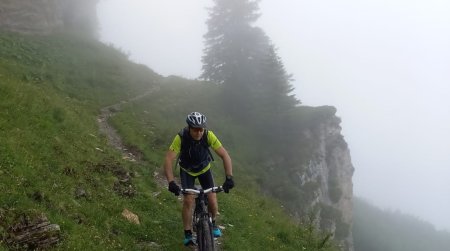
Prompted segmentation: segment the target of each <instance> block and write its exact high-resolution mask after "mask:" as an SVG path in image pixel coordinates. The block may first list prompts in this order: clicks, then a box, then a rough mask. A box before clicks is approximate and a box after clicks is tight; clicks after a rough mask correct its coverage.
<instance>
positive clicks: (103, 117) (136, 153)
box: [97, 87, 167, 187]
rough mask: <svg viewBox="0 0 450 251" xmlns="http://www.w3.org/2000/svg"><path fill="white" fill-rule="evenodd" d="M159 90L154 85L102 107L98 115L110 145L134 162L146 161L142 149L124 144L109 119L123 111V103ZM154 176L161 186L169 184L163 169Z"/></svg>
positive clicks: (101, 130)
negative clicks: (143, 158) (128, 97)
mask: <svg viewBox="0 0 450 251" xmlns="http://www.w3.org/2000/svg"><path fill="white" fill-rule="evenodd" d="M158 90H159V87H153V88H151V89H149V90H148V91H146V92H144V93H142V94H141V95H138V96H136V97H134V98H131V99H129V100H123V101H121V102H119V103H117V104H113V105H110V106H106V107H103V108H102V109H100V115H98V117H97V121H98V125H99V129H100V133H102V134H104V135H105V136H106V137H107V139H108V143H109V145H111V146H112V147H114V148H115V149H117V150H119V151H120V152H121V153H122V159H125V160H128V161H132V162H142V163H143V162H144V161H143V160H142V157H143V153H142V151H141V150H140V149H139V148H138V147H136V146H133V145H126V144H124V142H123V140H122V138H121V137H120V135H119V134H118V133H117V130H116V129H115V128H114V127H113V126H112V125H111V124H109V119H110V118H111V117H113V116H114V115H115V114H116V113H117V112H120V111H121V107H122V105H124V104H127V103H129V102H133V101H136V100H139V99H141V98H144V97H146V96H148V95H150V94H151V93H153V92H156V91H158ZM153 177H154V178H155V181H156V183H157V184H158V185H160V186H161V187H164V186H167V184H166V183H167V182H166V180H165V178H164V176H163V175H162V173H161V171H155V172H154V174H153Z"/></svg>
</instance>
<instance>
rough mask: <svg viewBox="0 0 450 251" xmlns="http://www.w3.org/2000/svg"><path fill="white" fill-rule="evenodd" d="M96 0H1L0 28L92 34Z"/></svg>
mask: <svg viewBox="0 0 450 251" xmlns="http://www.w3.org/2000/svg"><path fill="white" fill-rule="evenodd" d="M97 2H98V0H2V1H0V29H1V30H6V31H12V32H20V33H27V34H49V33H54V32H58V31H68V30H69V31H71V32H76V33H82V34H85V35H89V36H96V32H97V13H96V5H97Z"/></svg>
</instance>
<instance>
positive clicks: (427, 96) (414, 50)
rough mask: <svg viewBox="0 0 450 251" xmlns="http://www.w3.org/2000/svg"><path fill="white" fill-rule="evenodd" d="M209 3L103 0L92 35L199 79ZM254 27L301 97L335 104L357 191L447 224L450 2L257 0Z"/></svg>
mask: <svg viewBox="0 0 450 251" xmlns="http://www.w3.org/2000/svg"><path fill="white" fill-rule="evenodd" d="M211 5H212V1H181V0H164V1H157V0H129V1H126V3H125V2H124V1H119V0H101V1H100V3H99V5H98V15H99V18H100V28H101V39H102V41H104V42H106V43H112V44H114V45H115V46H116V47H119V48H121V49H122V50H124V51H125V52H127V53H129V54H130V59H132V60H134V61H136V62H139V63H143V64H146V65H148V66H149V67H150V68H152V69H153V70H155V71H156V72H158V73H160V74H163V75H179V76H182V77H186V78H196V77H198V76H199V75H200V72H201V56H202V49H203V37H202V36H203V35H204V34H205V32H206V25H205V21H206V19H207V17H208V15H207V11H206V9H205V8H206V7H207V6H211ZM260 8H261V14H262V15H261V18H260V19H259V21H258V22H257V24H256V25H258V26H260V27H261V28H263V30H264V31H265V32H266V33H267V35H268V36H269V37H270V38H271V39H272V41H273V42H274V44H275V45H276V46H277V47H278V53H279V55H280V56H281V58H282V60H283V62H284V64H285V67H286V70H287V71H288V72H289V73H292V74H293V75H294V79H295V81H294V83H293V84H294V85H295V87H296V91H295V93H296V95H297V97H298V98H299V99H300V100H301V101H302V103H303V104H304V105H311V106H320V105H333V106H335V107H336V108H337V109H338V116H340V117H341V118H342V124H341V125H342V127H343V134H344V137H345V139H346V141H347V142H348V143H349V147H350V150H351V155H352V160H353V164H354V166H355V169H356V170H355V175H354V178H353V181H354V192H355V195H357V196H361V197H364V198H366V199H368V200H369V201H370V202H372V203H373V204H375V205H377V206H379V207H381V208H388V209H393V210H396V209H399V210H401V211H403V212H405V213H409V214H413V215H416V216H418V217H419V218H421V219H423V220H426V221H429V222H431V223H433V224H434V225H435V226H437V227H438V228H445V229H447V230H450V217H448V216H447V214H448V212H450V182H449V180H450V32H449V31H450V15H448V13H450V2H449V1H444V0H427V1H425V0H417V1H406V0H390V1H387V0H366V1H356V0H344V1H339V2H336V1H331V0H325V1H297V0H277V1H274V0H262V1H261V2H260Z"/></svg>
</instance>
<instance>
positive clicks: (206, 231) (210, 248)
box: [197, 219, 216, 251]
mask: <svg viewBox="0 0 450 251" xmlns="http://www.w3.org/2000/svg"><path fill="white" fill-rule="evenodd" d="M197 244H198V250H199V251H214V250H216V249H215V245H214V237H213V232H212V224H211V222H209V220H207V219H203V220H201V221H199V222H198V224H197Z"/></svg>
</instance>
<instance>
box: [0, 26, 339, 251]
mask: <svg viewBox="0 0 450 251" xmlns="http://www.w3.org/2000/svg"><path fill="white" fill-rule="evenodd" d="M0 47H1V48H2V50H1V51H0V97H1V98H0V129H1V130H0V191H2V192H1V193H0V237H1V238H0V250H7V246H6V243H5V240H6V239H5V238H6V237H7V236H8V234H7V232H8V227H10V226H11V225H14V223H16V222H17V220H18V217H19V216H20V215H22V214H26V215H36V214H40V213H43V214H45V215H46V216H47V217H48V219H49V220H50V222H52V223H55V224H58V225H60V226H61V232H62V240H61V242H60V243H59V244H58V245H57V246H56V247H55V248H54V249H55V250H180V249H182V246H181V240H182V225H181V216H180V210H181V204H180V202H179V200H178V199H177V198H176V197H174V196H173V195H171V194H170V193H169V192H168V191H167V190H166V189H165V188H163V189H162V190H161V189H160V188H159V187H158V186H157V185H156V184H155V182H154V180H153V172H154V171H155V170H156V169H158V168H161V165H162V161H163V156H164V152H165V151H166V149H167V147H168V144H169V143H170V141H171V140H172V139H173V137H174V135H175V134H176V133H177V132H178V130H179V129H181V127H182V126H184V123H183V120H184V119H183V118H184V116H185V115H186V114H187V113H188V112H191V111H193V110H201V111H204V112H205V113H206V114H208V115H209V116H208V119H209V120H210V121H211V123H210V126H211V127H212V128H214V131H216V132H217V134H218V135H219V137H220V138H221V139H222V142H223V143H224V145H225V146H226V147H227V148H228V149H229V151H230V153H231V154H232V157H233V160H234V164H235V165H234V166H235V176H236V183H237V186H236V189H234V190H233V191H232V192H231V193H230V194H220V195H219V206H220V209H221V210H220V212H221V216H220V219H219V221H220V223H221V224H223V225H224V226H225V227H226V229H225V230H224V232H225V235H224V237H223V239H222V242H223V245H222V249H223V250H258V249H259V250H334V249H333V248H332V247H330V246H329V245H330V244H329V243H327V244H326V245H325V247H323V248H319V246H320V243H321V242H322V240H323V239H324V238H325V236H321V234H319V233H316V232H314V231H313V230H311V229H309V230H308V228H307V227H302V226H300V225H298V224H296V223H293V222H292V219H291V218H290V217H289V216H288V215H287V214H286V212H285V210H284V209H283V208H282V207H281V206H280V204H279V203H278V202H276V201H275V200H274V199H271V198H268V197H265V196H264V195H262V194H261V192H260V191H259V189H258V186H257V184H256V182H255V178H254V177H252V176H251V173H252V172H251V171H249V170H251V168H253V166H252V163H251V162H252V161H249V159H252V158H255V157H257V156H256V153H255V152H254V151H253V150H251V149H252V142H253V140H252V138H251V137H250V136H247V140H246V141H245V142H242V141H241V140H240V139H241V138H242V137H243V136H244V135H246V134H245V132H246V129H245V128H240V127H239V126H237V125H234V124H233V123H231V122H230V119H229V118H227V117H223V116H220V108H219V106H218V105H216V102H217V101H216V100H217V95H218V93H219V92H220V90H219V88H218V87H217V86H213V85H207V84H206V83H202V82H197V81H188V80H185V79H181V78H176V77H169V78H162V77H161V76H159V75H158V74H155V73H154V72H153V71H151V70H150V69H148V68H146V67H144V66H142V65H137V64H134V63H131V62H129V61H128V59H127V57H126V56H125V55H124V54H123V53H121V52H120V51H118V50H116V49H114V48H111V47H108V46H105V45H103V44H101V43H98V42H96V41H90V40H82V39H78V38H75V37H72V36H69V35H58V36H50V37H29V36H19V35H14V34H0ZM156 85H161V89H160V90H159V91H158V92H157V93H153V94H151V95H149V96H148V97H147V98H144V99H141V100H138V101H136V102H131V103H128V104H126V105H124V107H123V110H122V111H121V112H120V113H118V114H117V115H116V116H115V117H114V118H113V120H112V121H111V122H112V123H113V124H114V125H115V126H116V127H117V129H118V131H119V133H120V134H121V135H122V136H123V138H124V141H125V143H126V144H127V145H131V146H136V147H137V148H139V149H140V150H141V151H142V152H143V154H144V160H145V162H143V163H135V162H129V161H126V160H124V159H123V158H122V156H121V154H120V153H119V152H117V151H116V150H115V149H113V148H112V147H110V146H109V145H108V144H107V141H106V138H105V137H104V136H103V135H101V134H100V133H99V129H98V124H97V116H98V114H99V109H100V108H101V107H104V106H107V105H110V104H115V103H118V102H120V101H122V100H128V99H130V98H132V97H134V96H137V95H138V94H140V93H142V92H144V91H146V90H148V89H150V88H152V87H154V86H156ZM221 168H222V165H221V163H220V161H216V163H215V174H216V177H217V181H218V182H221V181H222V179H223V171H221ZM118 171H127V172H129V173H130V174H131V177H132V186H133V189H135V191H136V194H135V196H133V197H126V196H122V195H120V194H119V193H117V192H116V191H115V189H114V187H115V183H116V182H117V181H118V178H117V172H118ZM80 189H82V190H84V191H85V195H83V196H81V197H80V196H78V197H77V195H76V193H77V190H80ZM125 208H127V209H129V210H130V211H132V212H133V213H135V214H137V215H138V216H139V219H140V222H141V224H140V225H135V224H132V223H130V222H128V221H127V220H126V219H124V218H123V217H122V216H121V213H122V211H123V210H124V209H125ZM152 243H156V244H157V245H158V246H155V245H154V244H152Z"/></svg>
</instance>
